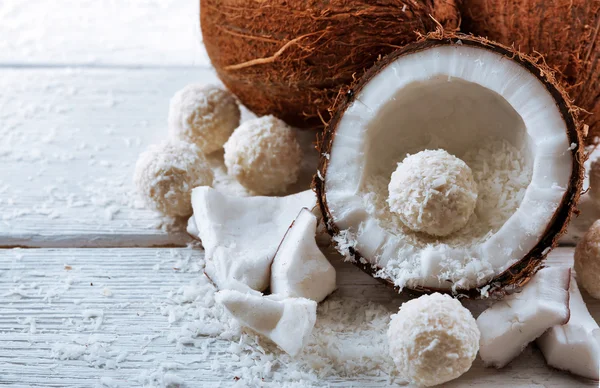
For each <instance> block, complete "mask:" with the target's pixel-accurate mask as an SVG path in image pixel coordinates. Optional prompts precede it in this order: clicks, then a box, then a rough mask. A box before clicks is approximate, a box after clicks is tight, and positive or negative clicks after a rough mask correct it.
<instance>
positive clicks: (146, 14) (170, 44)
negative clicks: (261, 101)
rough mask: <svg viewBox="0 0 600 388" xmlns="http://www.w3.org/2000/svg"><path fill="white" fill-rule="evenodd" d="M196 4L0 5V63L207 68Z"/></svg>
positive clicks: (86, 0) (148, 0)
mask: <svg viewBox="0 0 600 388" xmlns="http://www.w3.org/2000/svg"><path fill="white" fill-rule="evenodd" d="M201 41H202V37H201V34H200V25H199V5H198V1H190V0H134V1H119V0H106V1H94V0H56V1H50V2H49V1H44V0H28V1H18V0H17V1H15V0H8V1H0V64H9V65H27V66H31V65H33V66H35V65H39V64H47V65H67V66H73V65H77V66H81V65H85V66H107V65H108V66H115V65H117V66H119V65H126V66H165V65H169V66H190V65H208V63H209V62H208V57H207V56H206V54H205V51H204V48H203V46H202V44H201Z"/></svg>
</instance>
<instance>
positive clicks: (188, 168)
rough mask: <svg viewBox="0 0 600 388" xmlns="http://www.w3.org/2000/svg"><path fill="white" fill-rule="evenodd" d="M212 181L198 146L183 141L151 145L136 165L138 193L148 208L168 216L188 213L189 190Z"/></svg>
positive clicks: (190, 206)
mask: <svg viewBox="0 0 600 388" xmlns="http://www.w3.org/2000/svg"><path fill="white" fill-rule="evenodd" d="M212 182H213V172H212V170H211V169H210V167H209V166H208V162H207V161H206V159H205V158H204V156H203V155H202V153H201V152H200V149H199V148H198V147H197V146H196V145H194V144H190V143H186V142H181V141H171V142H166V143H163V144H160V145H152V146H150V147H148V149H147V150H146V151H145V152H143V153H142V154H141V155H140V157H139V159H138V161H137V163H136V166H135V173H134V183H135V186H136V188H137V190H138V192H139V193H140V195H141V196H142V198H143V199H144V201H145V202H146V204H147V205H148V206H149V207H151V208H153V209H154V210H157V211H159V212H161V213H163V214H164V215H167V216H189V215H191V214H192V213H193V211H192V199H191V192H192V189H193V188H194V187H197V186H210V185H212Z"/></svg>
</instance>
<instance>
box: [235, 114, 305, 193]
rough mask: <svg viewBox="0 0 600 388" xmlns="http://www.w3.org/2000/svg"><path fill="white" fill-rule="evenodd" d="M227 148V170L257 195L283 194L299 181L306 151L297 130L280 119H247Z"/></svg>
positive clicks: (265, 117) (269, 117) (271, 117)
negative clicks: (303, 154) (296, 133)
mask: <svg viewBox="0 0 600 388" xmlns="http://www.w3.org/2000/svg"><path fill="white" fill-rule="evenodd" d="M224 148H225V165H226V166H227V172H228V173H229V174H230V175H232V176H234V177H235V178H236V179H237V180H238V181H239V182H240V183H241V184H242V185H243V186H244V187H246V188H247V189H249V190H251V191H253V192H254V193H256V194H260V195H275V194H282V193H283V192H285V190H286V189H287V188H288V186H290V185H291V184H293V183H295V182H296V181H297V180H298V174H299V172H300V163H301V161H302V151H301V149H300V145H299V144H298V141H297V140H296V135H295V133H294V130H293V129H292V128H290V127H289V126H288V125H287V124H286V123H284V122H283V121H281V120H279V119H278V118H275V117H273V116H264V117H260V118H257V119H253V120H248V121H246V122H245V123H243V124H242V125H240V126H239V128H237V129H236V130H235V131H234V132H233V135H231V137H230V138H229V140H228V141H227V143H225V146H224Z"/></svg>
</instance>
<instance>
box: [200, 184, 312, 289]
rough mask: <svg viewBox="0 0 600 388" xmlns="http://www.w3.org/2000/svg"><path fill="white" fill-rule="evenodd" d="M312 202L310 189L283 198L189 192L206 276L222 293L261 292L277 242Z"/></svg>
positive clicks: (208, 190)
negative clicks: (251, 290)
mask: <svg viewBox="0 0 600 388" xmlns="http://www.w3.org/2000/svg"><path fill="white" fill-rule="evenodd" d="M315 202H316V199H315V194H314V193H313V192H312V191H311V190H306V191H303V192H301V193H297V194H293V195H288V196H287V197H231V196H228V195H225V194H222V193H220V192H219V191H217V190H214V189H212V188H210V187H197V188H195V189H194V190H193V191H192V207H193V208H194V220H195V223H196V227H197V229H198V237H199V238H200V240H202V245H203V247H204V250H205V254H206V268H205V272H206V274H207V275H208V277H210V279H211V280H212V281H213V282H214V283H215V284H216V285H217V287H218V288H219V289H222V290H223V289H237V290H240V291H244V292H247V291H249V289H253V290H256V291H264V290H265V289H266V288H267V287H269V279H270V275H271V263H272V262H273V257H274V256H275V252H276V251H277V247H278V246H279V243H280V242H281V239H282V238H283V236H284V235H285V233H286V231H287V229H288V228H289V226H290V224H291V223H292V221H293V220H294V218H295V217H296V215H297V214H298V212H299V211H300V209H302V208H304V207H307V208H312V207H314V206H315Z"/></svg>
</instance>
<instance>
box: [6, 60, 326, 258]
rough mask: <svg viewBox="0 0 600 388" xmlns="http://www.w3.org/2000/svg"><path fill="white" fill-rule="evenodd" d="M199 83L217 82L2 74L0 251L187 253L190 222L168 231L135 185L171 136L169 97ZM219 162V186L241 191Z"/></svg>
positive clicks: (172, 72) (174, 72)
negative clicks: (141, 159) (142, 160)
mask: <svg viewBox="0 0 600 388" xmlns="http://www.w3.org/2000/svg"><path fill="white" fill-rule="evenodd" d="M193 82H201V83H218V80H217V79H216V77H215V76H214V74H213V73H212V72H211V71H208V70H202V69H197V70H193V69H190V70H182V69H144V70H142V69H137V70H131V69H3V70H2V71H0V247H7V246H28V247H101V246H103V247H119V246H165V245H179V246H183V245H185V244H186V243H187V242H188V241H189V237H188V236H187V235H186V234H185V233H178V232H177V231H178V230H179V231H180V230H181V226H182V225H185V221H186V220H178V221H179V222H178V223H176V224H175V226H176V227H175V228H165V226H166V225H167V224H168V221H165V220H163V219H162V218H161V217H160V216H159V215H157V214H156V213H154V212H152V211H149V210H147V209H146V208H145V205H144V204H143V202H142V201H141V200H140V199H139V198H138V197H137V196H136V194H135V189H134V187H133V184H132V177H133V171H134V166H135V162H136V160H137V158H138V155H139V154H140V152H142V151H143V150H144V149H145V148H146V147H147V146H148V145H149V144H151V143H157V142H161V141H164V140H165V139H166V138H167V112H168V107H169V100H170V98H171V96H172V95H173V93H174V92H175V91H177V90H178V89H180V88H182V87H183V86H185V85H186V84H188V83H193ZM251 116H252V115H251V114H250V113H249V112H248V111H247V110H244V112H243V117H242V119H247V118H248V117H251ZM299 136H300V137H301V138H302V144H303V146H304V149H305V153H306V154H309V153H311V157H308V158H305V160H304V164H303V173H302V178H301V180H300V181H299V184H298V185H296V186H295V187H294V188H292V190H296V191H298V190H305V189H307V188H308V187H309V183H310V180H311V178H312V175H313V172H314V171H315V169H316V167H315V166H316V157H317V153H316V151H315V150H314V148H313V146H312V140H313V139H314V136H315V135H314V133H310V132H306V133H303V134H301V135H299ZM213 159H214V160H213V161H214V162H215V163H213V165H214V166H215V171H216V175H217V176H218V185H219V186H222V187H226V188H227V189H228V191H232V190H233V191H236V190H237V191H238V192H243V191H244V190H243V188H242V187H241V186H240V185H239V184H237V182H234V181H233V182H232V181H231V178H228V177H227V175H226V170H225V168H224V166H223V163H222V157H220V159H219V156H218V155H217V156H214V157H213ZM219 160H220V161H219ZM236 184H237V186H235V185H236ZM161 225H162V226H163V227H162V228H161ZM177 226H178V227H179V229H178V228H177Z"/></svg>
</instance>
